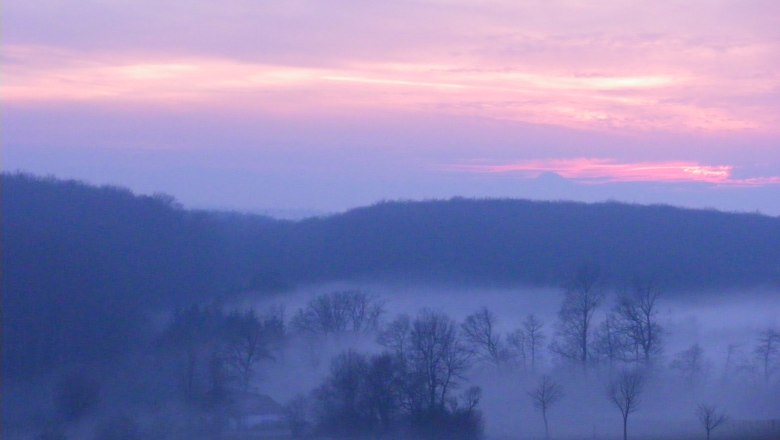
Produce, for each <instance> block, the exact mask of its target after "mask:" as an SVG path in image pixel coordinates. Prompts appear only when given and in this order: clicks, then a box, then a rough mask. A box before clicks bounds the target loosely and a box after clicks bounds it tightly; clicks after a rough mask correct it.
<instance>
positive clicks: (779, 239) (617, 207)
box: [261, 198, 780, 288]
mask: <svg viewBox="0 0 780 440" xmlns="http://www.w3.org/2000/svg"><path fill="white" fill-rule="evenodd" d="M278 226H283V227H278V228H277V229H276V230H274V231H273V232H272V233H270V232H269V233H268V234H267V235H266V236H265V237H264V239H263V242H264V247H265V248H267V249H274V248H275V249H276V251H275V252H273V253H272V254H271V259H269V260H268V261H266V262H265V264H264V266H266V267H273V266H274V265H276V267H277V268H278V270H279V271H281V273H282V276H283V277H284V278H286V279H293V280H300V279H307V280H320V279H333V278H336V279H338V278H348V277H355V276H359V277H368V278H370V277H374V276H382V277H388V278H392V277H403V278H407V279H408V278H416V279H422V280H426V281H434V282H435V281H444V282H449V281H454V282H464V281H465V282H471V283H477V284H479V283H518V282H519V283H529V284H542V285H544V284H547V285H556V286H557V285H560V284H561V282H562V281H563V280H564V279H565V278H566V277H567V276H568V274H570V273H571V272H572V271H573V270H574V269H575V268H576V267H577V266H578V265H581V264H583V263H585V262H587V263H591V264H596V265H597V266H600V267H601V269H602V272H603V273H604V274H606V275H607V277H608V278H609V279H611V281H613V282H616V283H619V282H621V281H622V280H624V279H626V278H630V277H633V276H636V275H641V276H653V277H655V278H656V279H658V280H659V281H661V282H662V283H663V284H665V285H667V286H668V287H670V288H709V287H718V286H720V287H726V286H750V285H765V284H771V285H775V286H776V285H778V284H780V218H775V217H768V216H762V215H757V214H733V213H723V212H718V211H709V210H689V209H679V208H673V207H669V206H640V205H628V204H622V203H598V204H584V203H573V202H537V201H526V200H495V199H493V200H490V199H488V200H473V199H459V198H457V199H452V200H448V201H425V202H388V203H380V204H377V205H374V206H370V207H367V208H360V209H354V210H351V211H348V212H346V213H344V214H340V215H335V216H331V217H325V218H315V219H308V220H304V221H301V222H298V223H286V224H283V225H278ZM261 235H262V234H261Z"/></svg>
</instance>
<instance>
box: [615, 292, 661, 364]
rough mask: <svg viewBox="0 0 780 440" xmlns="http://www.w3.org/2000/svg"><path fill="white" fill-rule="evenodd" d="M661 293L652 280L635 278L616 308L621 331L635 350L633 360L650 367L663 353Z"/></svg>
mask: <svg viewBox="0 0 780 440" xmlns="http://www.w3.org/2000/svg"><path fill="white" fill-rule="evenodd" d="M660 294H661V291H660V289H659V288H658V285H657V284H656V282H655V281H654V280H653V279H642V278H635V279H634V281H633V283H632V286H631V289H630V291H629V292H628V293H626V294H624V295H622V296H621V297H620V299H619V300H618V304H617V306H616V307H615V315H616V317H617V324H618V329H619V330H620V334H621V335H622V336H623V337H625V338H626V340H627V342H628V343H629V344H630V347H631V348H632V351H633V355H634V360H636V361H642V362H644V363H645V364H650V362H651V360H652V358H653V356H655V355H657V354H658V353H660V352H661V334H662V329H661V326H660V325H659V324H658V319H657V315H658V309H657V307H656V302H657V301H658V297H659V296H660Z"/></svg>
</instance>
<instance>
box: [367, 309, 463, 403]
mask: <svg viewBox="0 0 780 440" xmlns="http://www.w3.org/2000/svg"><path fill="white" fill-rule="evenodd" d="M458 330H459V328H458V325H457V324H456V323H455V322H454V321H453V320H452V319H451V318H450V317H448V316H447V315H445V314H443V313H439V312H434V311H432V310H429V309H423V310H422V311H420V313H419V314H418V315H417V317H416V318H415V319H414V320H409V318H408V317H405V316H402V317H400V318H398V319H397V320H396V321H393V322H392V323H390V325H389V326H388V329H387V330H386V331H385V332H383V333H382V334H381V335H380V338H379V342H380V343H381V344H382V345H384V346H385V347H387V348H388V349H391V350H393V351H394V353H395V354H396V355H397V356H398V358H399V359H402V360H403V363H404V368H405V370H406V371H407V377H408V378H409V383H406V384H404V388H405V394H406V396H405V399H404V402H403V405H404V406H405V407H406V409H407V410H408V411H438V410H441V409H444V408H445V405H446V403H447V400H448V396H449V394H450V392H451V391H452V389H453V388H455V387H457V385H458V382H459V380H461V379H463V377H464V375H465V373H466V370H467V369H468V368H469V366H470V364H471V358H472V354H473V352H472V351H471V350H470V349H469V348H468V347H467V346H466V344H465V343H464V342H463V341H462V337H461V335H460V333H459V331H458Z"/></svg>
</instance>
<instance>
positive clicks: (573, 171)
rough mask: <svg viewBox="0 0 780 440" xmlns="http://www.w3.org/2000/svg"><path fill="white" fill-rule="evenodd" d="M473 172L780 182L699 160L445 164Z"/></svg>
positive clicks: (593, 179) (586, 179)
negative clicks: (739, 175)
mask: <svg viewBox="0 0 780 440" xmlns="http://www.w3.org/2000/svg"><path fill="white" fill-rule="evenodd" d="M443 168H444V169H446V170H450V171H460V172H471V173H487V174H502V173H517V174H519V175H520V176H522V177H525V178H535V177H538V176H540V175H541V174H543V173H556V174H558V175H560V176H562V177H565V178H567V179H571V180H575V181H579V182H583V183H591V184H599V183H615V182H698V183H709V184H715V185H728V186H763V185H774V184H780V176H769V177H751V178H735V177H734V176H733V171H734V166H732V165H703V164H700V163H697V162H684V161H666V162H618V161H616V160H613V159H595V158H577V159H550V160H531V161H523V162H513V163H509V164H500V165H482V164H477V165H473V164H461V165H448V166H445V167H443Z"/></svg>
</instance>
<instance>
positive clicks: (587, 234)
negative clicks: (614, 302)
mask: <svg viewBox="0 0 780 440" xmlns="http://www.w3.org/2000/svg"><path fill="white" fill-rule="evenodd" d="M2 185H3V187H2V194H3V199H2V210H3V211H2V215H3V218H2V221H3V243H2V248H3V268H2V269H3V279H2V289H3V314H4V322H3V331H4V338H3V339H4V355H5V360H6V361H5V362H4V368H5V373H7V374H10V375H11V376H15V375H18V374H20V373H21V372H22V371H24V372H25V373H26V374H35V373H37V372H40V371H45V370H47V369H49V368H50V367H52V366H54V365H67V364H68V363H70V362H86V361H90V360H92V359H107V358H110V357H111V356H112V354H114V353H120V352H126V351H127V350H128V348H130V347H132V346H133V345H134V344H139V343H143V337H142V336H141V335H142V334H143V329H144V328H146V327H148V326H146V321H144V319H145V318H146V317H148V316H149V313H148V312H149V311H159V310H169V309H171V308H174V307H178V306H183V305H186V304H190V303H194V302H202V301H212V300H214V299H215V298H219V297H222V296H224V295H226V294H230V293H232V292H238V291H247V290H251V291H268V290H282V289H284V288H285V287H288V286H292V285H295V284H299V283H306V282H317V281H327V280H338V279H349V278H363V279H376V280H383V279H394V278H395V279H403V280H410V281H415V280H419V281H425V282H432V283H453V282H455V283H463V282H467V283H471V284H474V285H487V284H538V285H556V286H557V285H560V283H561V281H562V280H563V279H564V278H565V277H566V276H567V275H568V274H569V273H571V271H573V270H574V269H575V268H576V267H577V266H578V265H580V264H582V263H583V262H590V263H595V264H597V265H599V266H600V267H601V268H602V269H603V272H604V273H606V274H607V275H608V276H609V277H610V280H611V281H612V282H615V283H617V282H620V281H621V280H622V279H625V278H627V277H631V276H634V275H637V274H638V275H653V276H655V277H656V278H657V279H659V280H660V281H662V282H663V283H664V285H665V286H666V287H667V288H669V289H674V288H693V289H695V288H723V287H737V286H742V287H748V286H763V285H775V286H776V285H778V284H780V218H773V217H767V216H762V215H756V214H731V213H723V212H717V211H705V210H687V209H679V208H672V207H667V206H638V205H626V204H619V203H601V204H582V203H571V202H532V201H525V200H467V199H452V200H448V201H424V202H388V203H380V204H377V205H373V206H370V207H366V208H360V209H354V210H351V211H348V212H346V213H344V214H339V215H334V216H330V217H324V218H312V219H307V220H303V221H299V222H290V221H278V220H273V219H269V218H267V217H261V216H253V215H240V214H230V213H214V212H203V211H187V210H184V209H181V208H180V207H179V206H177V204H176V203H175V202H174V201H173V200H172V199H171V198H170V197H167V196H151V197H150V196H137V195H133V194H132V193H130V192H129V191H127V190H124V189H120V188H113V187H94V186H89V185H86V184H83V183H79V182H74V181H63V180H57V179H51V178H47V179H41V178H36V177H32V176H29V175H21V174H15V175H10V174H4V175H3V177H2Z"/></svg>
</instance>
